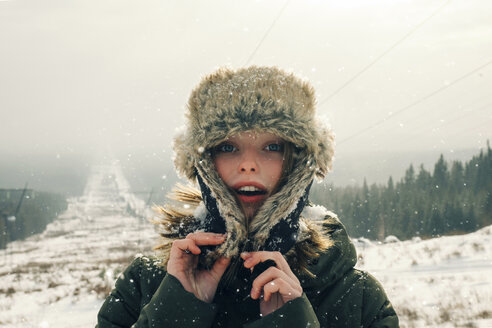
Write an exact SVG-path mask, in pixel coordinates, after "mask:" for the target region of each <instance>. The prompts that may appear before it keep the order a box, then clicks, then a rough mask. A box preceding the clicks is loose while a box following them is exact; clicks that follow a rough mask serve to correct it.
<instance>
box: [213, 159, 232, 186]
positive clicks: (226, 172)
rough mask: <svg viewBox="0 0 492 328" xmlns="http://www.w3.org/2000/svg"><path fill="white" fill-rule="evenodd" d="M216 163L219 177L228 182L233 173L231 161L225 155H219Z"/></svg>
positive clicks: (215, 160)
mask: <svg viewBox="0 0 492 328" xmlns="http://www.w3.org/2000/svg"><path fill="white" fill-rule="evenodd" d="M214 165H215V170H217V173H218V174H219V177H220V178H221V179H222V180H223V181H224V182H225V183H226V184H227V180H228V178H229V176H230V175H231V173H230V172H231V167H232V165H231V161H230V160H227V159H225V158H223V157H217V158H215V159H214Z"/></svg>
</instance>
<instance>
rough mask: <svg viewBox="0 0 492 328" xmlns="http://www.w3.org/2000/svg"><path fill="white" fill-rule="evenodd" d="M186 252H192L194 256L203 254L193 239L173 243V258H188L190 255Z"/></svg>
mask: <svg viewBox="0 0 492 328" xmlns="http://www.w3.org/2000/svg"><path fill="white" fill-rule="evenodd" d="M185 251H190V252H191V253H192V254H194V255H198V254H200V253H201V252H202V251H201V250H200V247H198V246H197V245H196V244H195V242H194V241H193V240H191V239H179V240H175V241H173V245H172V247H171V256H173V255H174V256H178V257H182V256H186V255H188V254H186V253H185Z"/></svg>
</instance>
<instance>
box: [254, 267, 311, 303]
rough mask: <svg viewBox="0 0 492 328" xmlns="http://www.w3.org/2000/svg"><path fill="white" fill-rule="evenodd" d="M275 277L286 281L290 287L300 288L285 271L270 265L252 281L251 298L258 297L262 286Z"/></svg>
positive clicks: (262, 288)
mask: <svg viewBox="0 0 492 328" xmlns="http://www.w3.org/2000/svg"><path fill="white" fill-rule="evenodd" d="M275 279H282V280H283V281H285V282H286V283H288V284H289V285H290V286H291V287H292V289H298V290H299V289H300V290H302V287H301V285H300V284H299V283H297V282H296V281H293V280H292V279H291V278H290V277H289V276H288V275H287V274H286V273H285V272H283V271H282V270H280V269H278V268H276V267H270V268H268V270H266V271H265V272H263V273H262V274H260V275H259V276H258V278H256V279H255V280H254V281H253V286H252V288H251V298H253V299H256V298H258V297H260V295H261V292H262V290H263V291H264V286H266V285H268V284H269V283H270V282H272V281H274V280H275Z"/></svg>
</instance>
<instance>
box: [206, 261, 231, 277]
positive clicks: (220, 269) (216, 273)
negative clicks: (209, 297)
mask: <svg viewBox="0 0 492 328" xmlns="http://www.w3.org/2000/svg"><path fill="white" fill-rule="evenodd" d="M229 263H231V259H230V258H227V257H224V256H222V257H220V258H218V259H217V261H215V263H214V266H213V267H212V269H211V270H210V273H211V274H212V275H213V277H214V278H215V279H216V280H217V281H218V280H220V278H221V277H222V275H223V274H224V272H225V270H226V269H227V267H228V266H229Z"/></svg>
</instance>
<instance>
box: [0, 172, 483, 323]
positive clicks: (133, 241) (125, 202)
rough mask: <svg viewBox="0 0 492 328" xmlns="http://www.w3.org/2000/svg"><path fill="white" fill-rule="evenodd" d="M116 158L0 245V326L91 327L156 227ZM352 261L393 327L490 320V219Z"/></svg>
mask: <svg viewBox="0 0 492 328" xmlns="http://www.w3.org/2000/svg"><path fill="white" fill-rule="evenodd" d="M150 216H151V213H149V212H148V210H147V209H146V207H145V204H144V202H143V201H141V200H139V199H138V198H136V197H135V196H134V195H133V194H132V193H131V192H130V189H129V185H128V182H127V181H126V179H125V177H124V176H123V174H122V172H121V168H120V167H119V165H118V163H117V162H114V163H111V164H109V165H101V166H97V167H95V168H94V169H93V172H92V175H91V177H90V179H89V181H88V183H87V187H86V189H85V192H84V195H83V196H82V197H80V198H76V199H71V200H70V201H69V207H68V209H67V211H66V212H65V213H64V214H62V215H61V216H60V217H59V218H58V219H57V220H56V221H54V222H53V223H51V224H50V225H48V227H47V229H46V231H45V232H44V233H42V234H40V235H37V236H33V237H31V238H29V239H27V240H25V241H18V242H13V243H11V244H9V246H8V248H7V249H6V250H0V263H1V266H0V326H1V327H8V328H10V327H42V328H48V327H53V328H58V327H93V326H94V325H95V323H96V314H97V311H98V309H99V307H100V306H101V304H102V302H103V300H104V297H105V295H106V294H107V293H108V292H109V290H110V289H111V288H112V286H113V284H114V281H115V279H116V277H117V276H118V274H119V273H120V272H121V271H122V270H123V269H124V268H125V267H126V265H128V263H129V262H130V261H131V260H132V259H133V258H134V257H135V256H136V255H137V254H139V253H144V254H151V253H152V251H151V247H152V246H153V245H155V244H156V242H157V240H158V235H157V233H156V232H155V231H154V228H153V226H152V225H151V224H150V223H148V222H147V221H146V220H145V219H143V217H150ZM355 243H356V246H357V249H358V253H359V264H358V267H359V268H362V269H366V270H368V271H370V272H371V273H372V274H373V275H374V276H376V277H377V278H378V279H379V280H380V281H381V282H382V283H383V286H384V287H385V289H386V292H387V294H388V296H389V298H390V300H391V301H392V303H393V305H394V307H395V309H396V310H397V312H398V314H399V316H400V321H401V327H492V227H487V228H484V229H482V230H480V231H477V232H475V233H472V234H468V235H464V236H453V237H442V238H435V239H431V240H425V241H422V240H418V239H416V240H412V241H405V242H399V241H393V242H387V243H382V244H380V243H375V242H371V241H368V240H364V239H357V240H355Z"/></svg>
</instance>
